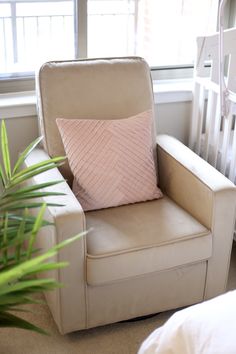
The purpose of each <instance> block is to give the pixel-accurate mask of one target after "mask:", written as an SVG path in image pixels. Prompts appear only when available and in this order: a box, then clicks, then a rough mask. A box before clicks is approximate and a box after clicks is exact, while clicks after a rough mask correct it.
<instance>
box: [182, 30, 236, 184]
mask: <svg viewBox="0 0 236 354" xmlns="http://www.w3.org/2000/svg"><path fill="white" fill-rule="evenodd" d="M222 36H223V43H224V47H223V54H224V68H223V69H224V82H225V87H224V88H225V89H224V90H223V91H224V92H223V93H222V84H221V85H220V79H221V78H220V74H219V72H220V71H219V56H220V55H219V35H218V33H216V34H214V35H211V36H206V37H199V38H198V39H197V60H196V63H195V73H194V89H193V110H192V119H191V130H190V138H189V147H190V148H191V149H192V150H194V151H195V152H196V153H197V154H198V155H200V156H201V157H203V158H204V159H205V160H207V161H208V162H209V163H210V164H211V165H213V166H214V167H216V168H217V169H218V170H219V171H221V172H222V173H223V174H224V175H225V176H227V177H228V178H229V179H230V180H231V181H233V182H234V183H236V122H235V114H236V28H232V29H229V30H225V31H224V32H223V34H222ZM222 107H223V113H222Z"/></svg>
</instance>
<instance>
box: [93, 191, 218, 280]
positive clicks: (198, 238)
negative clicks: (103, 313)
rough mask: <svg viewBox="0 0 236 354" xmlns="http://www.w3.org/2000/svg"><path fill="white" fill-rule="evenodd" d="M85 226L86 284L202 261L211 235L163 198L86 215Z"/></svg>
mask: <svg viewBox="0 0 236 354" xmlns="http://www.w3.org/2000/svg"><path fill="white" fill-rule="evenodd" d="M86 223H87V225H86V226H87V229H91V230H90V232H89V233H88V235H87V282H88V284H90V285H100V284H104V283H109V282H113V281H117V280H121V279H127V278H129V277H136V276H140V275H143V274H146V273H151V272H158V271H163V270H168V269H170V268H174V267H179V266H184V265H186V264H190V263H195V262H201V261H203V260H206V259H208V258H209V257H210V256H211V253H212V235H211V232H210V231H209V230H208V229H206V228H205V227H204V226H203V225H201V224H200V223H199V222H198V221H197V220H196V219H194V218H193V217H192V216H191V215H190V214H188V213H187V212H186V211H185V210H183V209H182V208H180V207H179V206H178V205H177V204H175V203H174V202H173V201H171V200H170V199H169V198H168V197H166V196H164V197H163V198H162V199H159V200H153V201H149V202H145V203H136V204H132V205H126V206H120V207H116V208H109V209H103V210H99V211H89V212H87V213H86Z"/></svg>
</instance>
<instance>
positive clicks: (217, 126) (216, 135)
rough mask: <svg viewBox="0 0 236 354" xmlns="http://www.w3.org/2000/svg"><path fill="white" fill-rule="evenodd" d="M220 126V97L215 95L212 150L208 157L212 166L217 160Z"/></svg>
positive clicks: (215, 164)
mask: <svg viewBox="0 0 236 354" xmlns="http://www.w3.org/2000/svg"><path fill="white" fill-rule="evenodd" d="M220 127H221V116H220V97H219V95H217V104H216V114H215V124H214V131H213V137H212V152H211V156H210V159H209V162H210V164H211V165H212V166H214V167H216V166H217V161H218V152H219V146H220Z"/></svg>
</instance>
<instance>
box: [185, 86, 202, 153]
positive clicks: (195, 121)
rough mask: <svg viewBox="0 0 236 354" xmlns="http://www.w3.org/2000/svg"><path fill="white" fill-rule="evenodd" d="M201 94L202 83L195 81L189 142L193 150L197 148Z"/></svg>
mask: <svg viewBox="0 0 236 354" xmlns="http://www.w3.org/2000/svg"><path fill="white" fill-rule="evenodd" d="M199 94H200V84H198V83H197V82H195V85H194V89H193V105H192V117H191V122H190V136H189V144H188V146H189V147H190V149H191V150H193V151H195V148H196V131H197V126H198V116H199V105H198V103H199Z"/></svg>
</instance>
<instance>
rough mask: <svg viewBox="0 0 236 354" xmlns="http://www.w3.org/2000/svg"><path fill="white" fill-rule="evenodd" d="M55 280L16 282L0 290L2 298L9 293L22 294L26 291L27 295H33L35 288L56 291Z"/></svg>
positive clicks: (56, 284)
mask: <svg viewBox="0 0 236 354" xmlns="http://www.w3.org/2000/svg"><path fill="white" fill-rule="evenodd" d="M58 285H59V283H57V282H56V281H55V280H54V279H50V278H48V279H33V280H32V279H31V280H21V281H18V282H16V283H15V284H14V283H13V284H10V285H9V284H7V285H5V286H3V287H1V288H0V296H2V295H6V294H9V293H15V292H21V291H24V292H26V293H31V292H32V291H33V290H34V288H37V289H42V290H45V289H54V288H55V286H58Z"/></svg>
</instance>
